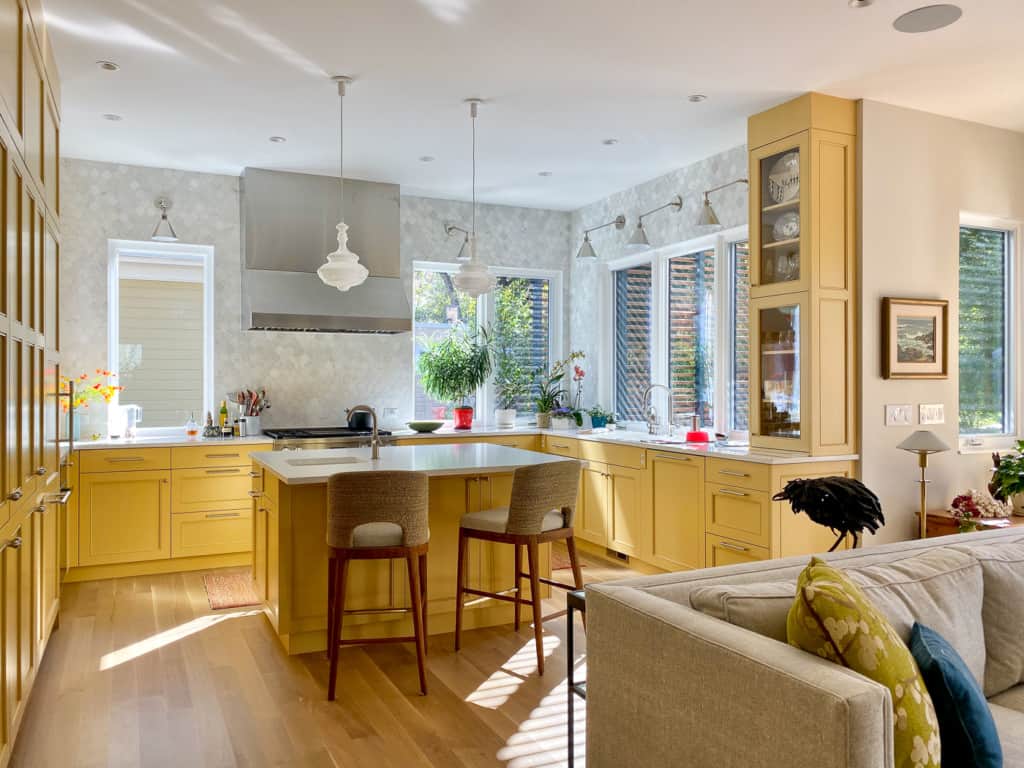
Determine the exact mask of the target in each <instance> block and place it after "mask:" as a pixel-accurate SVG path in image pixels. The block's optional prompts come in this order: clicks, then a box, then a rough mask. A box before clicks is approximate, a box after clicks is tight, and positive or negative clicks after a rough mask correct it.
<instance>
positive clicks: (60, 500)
mask: <svg viewBox="0 0 1024 768" xmlns="http://www.w3.org/2000/svg"><path fill="white" fill-rule="evenodd" d="M70 498H71V489H70V488H61V489H60V490H59V491H58V492H57V493H50V494H47V495H46V496H44V497H43V503H44V504H67V503H68V499H70Z"/></svg>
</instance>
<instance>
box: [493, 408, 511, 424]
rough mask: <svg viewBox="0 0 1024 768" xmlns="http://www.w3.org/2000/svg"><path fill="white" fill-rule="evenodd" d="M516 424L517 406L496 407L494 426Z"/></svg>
mask: <svg viewBox="0 0 1024 768" xmlns="http://www.w3.org/2000/svg"><path fill="white" fill-rule="evenodd" d="M515 425H516V409H515V408H495V409H494V426H496V427H514V426H515Z"/></svg>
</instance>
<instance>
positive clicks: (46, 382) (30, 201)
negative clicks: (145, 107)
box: [0, 0, 63, 768]
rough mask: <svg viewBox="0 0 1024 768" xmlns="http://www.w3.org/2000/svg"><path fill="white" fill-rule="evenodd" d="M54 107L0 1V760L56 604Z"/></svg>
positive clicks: (52, 92) (34, 9)
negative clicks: (1, 436)
mask: <svg viewBox="0 0 1024 768" xmlns="http://www.w3.org/2000/svg"><path fill="white" fill-rule="evenodd" d="M59 105H60V87H59V83H58V79H57V68H56V66H55V64H54V56H53V51H52V50H51V48H50V42H49V39H48V37H47V35H46V30H45V29H44V26H43V10H42V7H41V4H40V0H0V405H2V407H0V426H2V435H3V438H2V440H0V768H2V766H6V765H7V763H8V762H9V761H10V756H11V750H12V747H13V745H14V739H15V736H16V735H17V733H18V727H19V726H20V724H21V721H22V718H23V715H24V712H25V705H26V703H27V701H28V698H29V695H30V693H31V690H32V684H33V682H34V680H35V676H36V671H37V670H38V668H39V662H40V660H41V659H42V656H43V653H44V651H45V649H46V646H47V642H48V640H49V637H50V634H51V632H52V630H53V628H54V627H55V625H56V623H57V613H58V610H59V606H60V575H61V574H60V556H59V553H60V547H61V540H60V537H61V531H62V529H63V526H62V525H61V522H60V516H61V513H62V506H61V498H62V494H61V489H62V482H61V470H62V466H61V465H62V463H63V462H62V453H61V444H60V442H59V438H60V429H59V422H60V420H61V408H60V401H59V396H58V390H59V381H60V373H61V371H60V338H59V330H58V324H59V319H60V303H59V302H60V287H59V279H58V268H59V262H60V185H59V174H60V167H59V157H60V154H59V151H60V146H59V145H60V106H59Z"/></svg>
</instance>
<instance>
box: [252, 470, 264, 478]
mask: <svg viewBox="0 0 1024 768" xmlns="http://www.w3.org/2000/svg"><path fill="white" fill-rule="evenodd" d="M262 474H263V473H262V472H255V471H253V472H250V473H249V477H261V476H262Z"/></svg>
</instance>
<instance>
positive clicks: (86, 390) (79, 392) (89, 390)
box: [60, 368, 124, 413]
mask: <svg viewBox="0 0 1024 768" xmlns="http://www.w3.org/2000/svg"><path fill="white" fill-rule="evenodd" d="M116 378H117V374H116V373H114V372H113V371H105V370H103V369H102V368H97V369H96V372H95V373H94V374H93V377H92V378H91V379H90V378H89V374H87V373H83V374H80V375H78V376H77V377H75V379H73V381H74V382H75V397H74V402H72V403H69V402H68V401H67V399H64V398H62V399H61V401H60V404H61V410H63V411H64V413H67V412H68V408H70V407H72V406H73V407H74V408H76V409H78V408H88V407H89V403H92V402H97V401H99V400H102V401H103V402H105V403H109V402H110V401H111V400H113V399H114V395H115V394H117V393H118V392H121V391H123V390H124V387H122V386H120V385H119V384H111V383H110V380H111V379H116ZM71 382H72V379H69V378H68V377H67V376H61V377H60V391H61V392H67V391H68V386H69V385H70V384H71Z"/></svg>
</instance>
